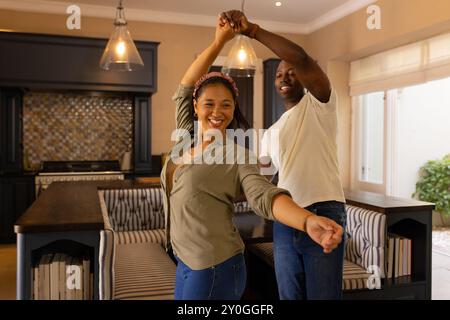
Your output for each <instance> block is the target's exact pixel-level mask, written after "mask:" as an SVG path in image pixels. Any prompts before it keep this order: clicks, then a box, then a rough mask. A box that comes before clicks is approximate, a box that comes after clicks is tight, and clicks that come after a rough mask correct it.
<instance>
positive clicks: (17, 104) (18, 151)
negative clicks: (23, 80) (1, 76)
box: [0, 88, 22, 174]
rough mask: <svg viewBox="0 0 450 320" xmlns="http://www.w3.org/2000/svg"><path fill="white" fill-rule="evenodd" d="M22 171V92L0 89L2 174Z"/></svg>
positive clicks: (0, 170)
mask: <svg viewBox="0 0 450 320" xmlns="http://www.w3.org/2000/svg"><path fill="white" fill-rule="evenodd" d="M21 170H22V91H21V90H19V89H6V88H0V174H4V173H18V172H20V171H21Z"/></svg>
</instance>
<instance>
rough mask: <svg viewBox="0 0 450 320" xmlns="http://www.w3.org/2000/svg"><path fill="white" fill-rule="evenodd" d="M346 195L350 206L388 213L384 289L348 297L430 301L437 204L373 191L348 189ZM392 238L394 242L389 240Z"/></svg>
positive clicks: (382, 283)
mask: <svg viewBox="0 0 450 320" xmlns="http://www.w3.org/2000/svg"><path fill="white" fill-rule="evenodd" d="M345 195H346V200H347V203H348V204H351V205H354V206H359V207H362V208H366V209H369V210H373V211H376V212H381V213H383V214H385V215H386V226H387V228H386V235H387V241H386V242H387V244H386V248H385V249H386V250H385V252H386V259H385V261H386V271H387V272H386V273H387V278H386V279H382V281H381V290H366V291H362V292H358V293H356V294H351V295H348V296H349V298H363V299H377V298H380V299H431V231H432V230H431V227H432V223H431V217H432V210H433V208H434V204H432V203H427V202H422V201H415V200H411V199H402V198H396V197H390V196H385V195H381V194H375V193H371V192H361V191H350V190H346V192H345ZM390 238H391V239H393V240H394V241H392V240H391V241H389V239H390ZM389 242H390V243H391V247H390V246H389ZM392 244H394V246H392ZM389 249H391V252H390V250H389ZM396 252H397V253H398V255H396ZM396 257H397V261H396V259H395V258H396ZM389 260H391V261H390V262H389ZM396 267H397V268H398V269H397V268H396ZM400 267H401V268H400ZM389 268H391V270H389ZM396 271H397V272H396ZM390 273H391V277H389V276H390Z"/></svg>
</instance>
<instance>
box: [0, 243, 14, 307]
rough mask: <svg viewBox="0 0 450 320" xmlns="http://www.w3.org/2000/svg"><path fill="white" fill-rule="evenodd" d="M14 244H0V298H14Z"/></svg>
mask: <svg viewBox="0 0 450 320" xmlns="http://www.w3.org/2000/svg"><path fill="white" fill-rule="evenodd" d="M16 264H17V262H16V245H15V244H2V245H0V300H14V299H16Z"/></svg>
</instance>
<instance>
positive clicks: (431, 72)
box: [350, 33, 450, 96]
mask: <svg viewBox="0 0 450 320" xmlns="http://www.w3.org/2000/svg"><path fill="white" fill-rule="evenodd" d="M445 77H450V33H447V34H443V35H440V36H436V37H433V38H430V39H427V40H423V41H420V42H416V43H413V44H409V45H406V46H402V47H398V48H395V49H392V50H388V51H385V52H381V53H378V54H375V55H372V56H369V57H366V58H363V59H360V60H356V61H353V62H352V63H351V67H350V94H351V95H352V96H357V95H361V94H364V93H368V92H375V91H385V90H390V89H394V88H401V87H405V86H411V85H416V84H420V83H424V82H427V81H431V80H436V79H440V78H445Z"/></svg>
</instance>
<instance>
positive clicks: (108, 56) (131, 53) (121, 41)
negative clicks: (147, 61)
mask: <svg viewBox="0 0 450 320" xmlns="http://www.w3.org/2000/svg"><path fill="white" fill-rule="evenodd" d="M143 66H144V62H143V61H142V59H141V56H140V55H139V52H138V50H137V48H136V46H135V44H134V42H133V39H131V35H130V32H129V31H128V29H127V21H126V20H125V13H124V9H123V6H122V0H120V1H119V6H118V7H117V11H116V19H115V20H114V30H113V32H112V34H111V37H110V38H109V41H108V44H107V45H106V48H105V51H104V52H103V55H102V58H101V60H100V67H101V68H102V69H105V70H113V71H132V70H136V69H138V68H142V67H143Z"/></svg>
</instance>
